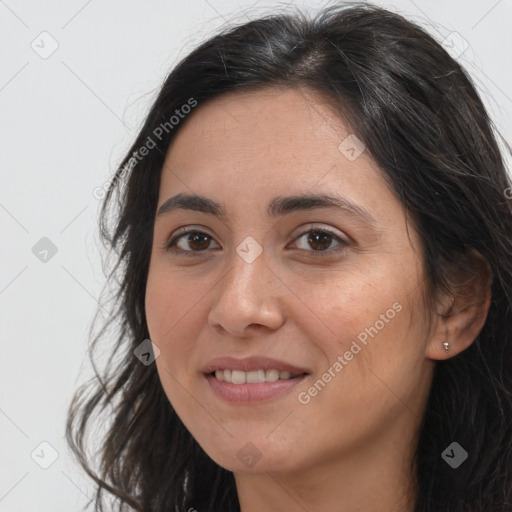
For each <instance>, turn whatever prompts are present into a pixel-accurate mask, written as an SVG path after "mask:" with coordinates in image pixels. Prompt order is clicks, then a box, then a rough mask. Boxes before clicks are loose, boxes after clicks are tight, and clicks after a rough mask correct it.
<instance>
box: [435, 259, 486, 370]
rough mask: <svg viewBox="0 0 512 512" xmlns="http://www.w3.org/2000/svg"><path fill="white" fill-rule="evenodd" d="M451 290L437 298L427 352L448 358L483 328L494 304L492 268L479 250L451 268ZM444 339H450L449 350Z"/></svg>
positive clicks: (462, 349) (468, 343) (466, 345)
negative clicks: (461, 264) (462, 263)
mask: <svg viewBox="0 0 512 512" xmlns="http://www.w3.org/2000/svg"><path fill="white" fill-rule="evenodd" d="M450 274H451V275H450V280H451V290H450V292H449V293H446V292H443V293H439V294H438V297H437V298H436V309H437V311H436V313H437V314H436V315H435V316H434V318H433V321H434V325H433V329H432V334H431V337H430V340H429V343H428V345H427V349H426V356H427V357H428V358H430V359H437V360H440V359H448V358H450V357H453V356H454V355H456V354H459V353H460V352H463V351H464V350H466V349H467V348H468V347H469V346H470V345H471V344H472V343H473V342H474V341H475V339H476V337H477V336H478V334H479V333H480V331H481V330H482V328H483V326H484V324H485V320H486V319H487V314H488V312H489V307H490V304H491V284H492V271H491V268H490V266H489V264H488V263H487V261H486V260H485V258H484V257H483V256H482V255H481V254H480V253H479V252H478V251H476V250H471V251H470V252H468V253H467V255H466V261H465V262H464V266H463V267H462V266H458V267H457V266H455V265H454V266H453V268H452V269H450ZM443 342H448V343H449V348H448V350H446V349H445V347H444V345H443Z"/></svg>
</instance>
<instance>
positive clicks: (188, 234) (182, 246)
mask: <svg viewBox="0 0 512 512" xmlns="http://www.w3.org/2000/svg"><path fill="white" fill-rule="evenodd" d="M212 240H213V238H212V237H211V236H210V235H208V234H207V233H204V232H203V231H199V230H197V229H191V230H188V231H181V233H180V234H179V235H177V236H175V237H173V238H172V240H170V241H169V242H167V243H166V244H165V249H166V250H168V251H170V252H176V253H182V254H184V255H185V256H192V257H193V256H199V254H194V253H202V252H204V251H206V250H207V249H208V248H209V245H210V242H211V241H212ZM187 253H188V254H187Z"/></svg>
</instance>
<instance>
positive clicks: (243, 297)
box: [209, 237, 281, 336]
mask: <svg viewBox="0 0 512 512" xmlns="http://www.w3.org/2000/svg"><path fill="white" fill-rule="evenodd" d="M235 249H236V250H235V251H234V252H233V254H232V255H231V258H229V266H230V268H229V269H228V271H227V272H226V273H225V274H224V277H223V278H222V279H221V281H220V283H219V285H218V287H217V288H216V290H217V291H216V293H215V301H214V304H213V305H212V308H211V311H210V315H209V322H210V324H211V325H217V326H219V325H220V326H222V327H223V328H224V329H225V330H227V331H229V332H231V333H232V334H236V335H238V336H241V335H242V334H243V331H244V329H245V328H246V327H248V326H249V325H252V324H260V325H266V326H268V327H270V328H272V329H274V328H276V327H277V326H278V325H279V323H280V321H281V320H280V311H279V307H278V304H277V303H276V301H275V299H273V298H272V293H271V290H269V286H271V283H270V281H271V278H270V275H272V272H270V270H269V269H268V268H267V264H268V262H267V259H266V257H265V254H264V253H263V248H262V247H261V245H260V244H259V243H258V242H256V240H254V239H251V237H248V239H244V240H243V241H242V242H241V243H240V244H239V245H238V246H237V247H236V248H235Z"/></svg>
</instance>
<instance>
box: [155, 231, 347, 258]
mask: <svg viewBox="0 0 512 512" xmlns="http://www.w3.org/2000/svg"><path fill="white" fill-rule="evenodd" d="M313 232H314V233H322V234H327V235H330V236H331V237H332V238H333V240H335V241H337V242H339V245H338V246H336V248H335V249H326V250H323V251H313V250H311V251H306V250H305V249H300V250H301V251H303V252H310V253H312V254H313V257H314V258H316V257H320V258H322V257H328V256H333V255H334V254H337V253H342V252H344V251H346V249H347V247H348V245H349V244H348V242H347V241H346V240H343V239H342V238H340V237H339V236H338V235H336V234H334V233H333V232H332V231H330V230H328V229H324V228H322V229H321V228H310V229H308V230H306V231H304V232H302V233H301V234H300V235H297V237H296V238H295V239H294V241H295V240H298V239H300V238H301V237H303V236H304V235H306V234H308V233H313ZM191 234H199V235H206V236H207V237H208V238H209V239H210V240H213V237H211V236H210V235H209V234H208V233H205V232H204V231H199V230H197V229H190V230H184V231H178V234H176V236H174V237H173V238H172V239H171V240H169V241H168V242H166V243H165V244H164V245H163V249H165V250H166V251H168V252H173V253H180V254H182V255H184V256H186V257H190V258H197V257H201V256H202V255H203V253H205V252H206V251H207V250H208V249H204V250H201V251H185V250H183V249H179V248H177V247H176V246H175V245H176V243H177V242H178V241H179V240H180V239H181V238H182V237H185V236H186V235H191Z"/></svg>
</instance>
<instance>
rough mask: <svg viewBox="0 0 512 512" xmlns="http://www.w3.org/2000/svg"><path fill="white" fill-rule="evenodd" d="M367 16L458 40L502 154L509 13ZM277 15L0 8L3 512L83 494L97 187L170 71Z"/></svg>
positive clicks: (216, 0) (68, 504)
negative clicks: (84, 391)
mask: <svg viewBox="0 0 512 512" xmlns="http://www.w3.org/2000/svg"><path fill="white" fill-rule="evenodd" d="M375 3H377V4H378V5H382V6H386V7H388V8H390V9H391V10H395V11H398V12H400V13H402V14H405V15H406V16H407V17H409V18H410V19H412V20H414V21H416V22H418V23H420V24H421V25H423V26H425V28H427V30H428V31H429V32H430V33H431V34H432V35H434V36H435V37H436V38H437V39H438V40H439V41H441V40H443V39H444V38H445V37H446V36H448V35H449V34H450V33H451V32H453V31H455V32H457V33H458V34H460V36H461V37H462V38H464V39H465V40H466V41H467V43H468V44H469V47H468V48H467V49H466V51H464V53H463V54H462V55H460V57H459V61H460V62H461V63H462V64H463V65H464V66H465V67H466V69H467V70H468V72H469V74H470V75H471V76H472V77H473V78H474V80H475V81H476V83H477V86H478V89H479V91H480V93H481V94H482V96H483V97H484V100H485V103H486V105H487V107H488V109H489V111H490V114H491V116H492V117H493V119H494V120H495V122H496V124H497V126H498V129H499V130H500V131H501V133H502V134H503V135H504V137H505V138H506V139H507V141H508V143H509V144H511V143H512V118H511V114H510V113H511V112H512V66H511V65H510V62H511V60H510V50H511V48H512V35H511V28H512V0H472V1H468V0H456V1H455V0H451V1H450V2H447V1H446V0H414V1H412V0H401V1H395V2H387V1H377V2H375ZM297 4H299V5H303V6H306V8H307V9H308V10H309V9H311V10H316V9H317V8H318V7H320V6H322V5H325V2H320V1H319V2H314V1H312V0H310V1H304V2H297ZM282 5H284V2H277V1H276V2H273V1H260V2H258V1H256V2H255V1H254V0H252V1H247V2H245V1H243V0H187V1H175V0H169V1H163V0H158V1H157V0H152V1H149V2H140V1H134V0H111V1H108V2H107V1H100V0H89V1H86V0H72V1H67V2H62V1H57V0H52V1H46V2H41V1H35V0H31V1H28V0H27V1H23V2H21V1H16V0H5V1H0V48H1V61H0V140H1V145H0V169H1V173H2V186H1V188H0V223H1V233H2V245H1V247H3V249H2V251H3V252H2V258H3V262H2V264H1V265H0V308H1V319H0V321H1V324H0V325H1V332H2V345H1V355H0V461H1V462H0V511H1V512H16V511H23V512H28V511H44V512H64V511H66V512H70V511H78V510H81V508H82V507H83V505H84V504H85V503H86V502H87V501H88V500H87V497H86V496H87V495H88V496H92V487H91V485H90V484H89V483H88V481H87V480H86V478H85V477H84V475H83V474H82V472H81V471H80V470H79V469H78V467H77V466H76V465H75V463H74V462H73V459H72V458H71V457H70V454H69V451H68V449H67V445H66V443H65V440H64V439H63V437H64V425H65V416H66V411H67V407H68V404H69V401H70V399H71V396H72V393H73V390H74V389H75V388H76V386H77V385H78V384H79V383H80V382H82V381H83V380H84V379H85V378H86V377H87V376H88V371H89V370H88V367H87V366H86V363H84V360H86V354H87V346H86V342H87V332H88V329H89V327H90V324H91V321H92V317H93V315H94V312H95V310H96V308H97V306H98V304H97V298H98V297H99V295H100V291H101V287H102V284H103V282H104V275H103V273H102V270H101V259H100V248H99V245H98V242H97V240H98V235H97V215H98V206H99V201H98V200H97V199H95V197H94V196H93V190H94V188H95V187H98V186H101V185H102V184H103V183H105V182H106V181H107V180H108V179H109V176H110V175H111V174H112V173H113V172H114V169H115V166H116V165H117V164H119V162H120V160H121V157H122V156H123V154H124V152H125V151H127V150H128V148H129V146H130V144H131V142H132V141H133V140H134V138H135V135H136V131H137V129H138V128H139V127H140V125H141V122H142V120H143V118H144V115H145V114H146V113H147V110H148V108H149V105H150V103H151V100H152V99H154V97H155V94H156V93H157V91H158V87H159V86H160V85H161V83H162V81H163V79H164V78H165V76H166V75H167V74H168V72H169V70H170V69H171V67H172V66H173V64H174V63H175V62H176V61H177V59H179V58H181V57H183V56H184V55H186V53H188V52H189V51H190V50H191V49H192V48H193V47H194V46H196V45H197V44H198V43H199V42H200V41H202V40H203V39H205V38H207V37H208V36H210V35H212V34H213V33H214V32H215V31H216V30H217V29H218V28H220V27H223V26H224V25H225V24H226V22H231V23H232V22H240V21H245V20H247V19H248V17H251V18H252V17H254V16H256V15H258V14H264V13H266V12H268V10H272V7H274V9H275V8H276V7H279V6H282ZM44 31H46V32H48V33H49V34H50V35H51V38H53V39H54V40H55V41H56V42H57V43H58V48H57V50H56V51H55V52H54V53H53V54H52V55H50V56H49V57H48V58H46V59H43V58H41V57H40V56H39V55H38V53H36V51H34V49H33V48H32V47H31V45H32V44H33V45H34V46H36V47H37V48H39V51H40V52H42V51H43V50H44V51H49V49H51V44H52V39H51V38H50V36H40V34H41V33H42V32H44ZM451 37H452V38H453V35H452V36H451ZM457 37H459V36H457ZM43 38H46V39H43ZM459 40H462V39H461V38H460V37H459ZM42 237H47V238H49V239H50V240H51V241H52V242H53V244H54V245H55V246H56V247H57V253H56V254H55V256H53V257H52V258H51V259H49V260H48V261H47V262H41V261H40V260H39V259H38V258H37V257H36V256H35V255H34V254H33V252H32V247H33V246H34V245H35V244H36V243H37V242H38V241H39V240H40V239H41V238H42ZM81 368H82V371H81ZM80 372H81V373H80ZM43 441H45V442H47V443H49V444H50V445H51V446H52V447H53V449H55V450H56V452H57V454H58V458H57V459H56V461H55V462H54V463H53V464H52V465H51V466H50V467H49V468H48V469H42V468H41V467H39V465H38V464H37V463H36V462H35V461H34V460H33V459H32V458H31V453H32V452H33V450H35V449H36V452H35V453H36V454H39V458H38V460H39V461H41V462H45V461H46V462H50V461H51V455H52V449H51V448H49V447H48V446H47V445H43V446H42V447H40V446H39V445H40V443H41V442H43ZM35 458H37V456H35Z"/></svg>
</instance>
